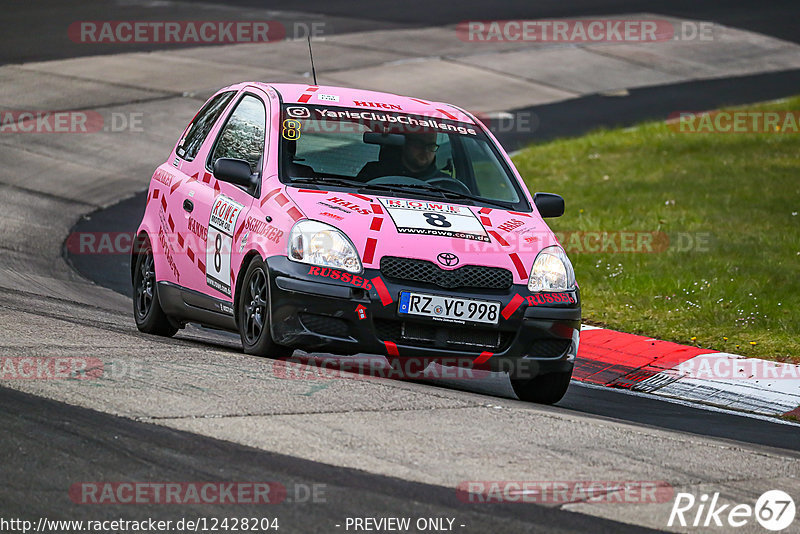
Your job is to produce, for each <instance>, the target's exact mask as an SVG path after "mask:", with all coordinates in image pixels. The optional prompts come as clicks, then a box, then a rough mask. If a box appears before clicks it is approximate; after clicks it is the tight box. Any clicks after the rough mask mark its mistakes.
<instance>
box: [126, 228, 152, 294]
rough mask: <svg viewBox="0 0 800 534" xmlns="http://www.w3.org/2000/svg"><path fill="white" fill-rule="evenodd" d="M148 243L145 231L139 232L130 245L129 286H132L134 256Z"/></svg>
mask: <svg viewBox="0 0 800 534" xmlns="http://www.w3.org/2000/svg"><path fill="white" fill-rule="evenodd" d="M149 242H150V235H149V234H148V233H147V230H140V231H139V233H138V234H136V237H135V238H134V239H133V243H132V244H131V262H130V263H131V265H130V268H131V284H133V276H134V271H135V270H136V256H138V255H139V253H140V252H141V251H142V250H143V249H144V246H145V245H146V244H147V243H149Z"/></svg>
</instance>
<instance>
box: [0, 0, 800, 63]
mask: <svg viewBox="0 0 800 534" xmlns="http://www.w3.org/2000/svg"><path fill="white" fill-rule="evenodd" d="M271 11H279V12H283V14H278V15H277V16H270V12H271ZM287 13H288V14H291V15H290V16H288V17H287V16H286V14H287ZM622 13H655V14H660V15H668V16H675V17H683V18H689V19H696V20H705V21H712V22H717V23H720V24H725V25H730V26H735V27H738V28H743V29H747V30H751V31H755V32H759V33H763V34H766V35H771V36H774V37H779V38H781V39H786V40H788V41H793V42H800V32H798V29H797V20H798V13H800V4H798V2H796V1H795V0H771V1H767V2H765V1H759V0H735V1H730V2H716V1H713V0H712V1H708V0H706V1H696V0H677V1H674V0H652V1H651V0H605V1H603V2H595V1H593V0H573V1H570V2H558V1H551V0H548V1H537V2H533V1H525V0H522V1H519V0H515V1H509V2H502V1H501V2H487V1H486V0H464V1H458V2H431V1H430V0H404V1H400V2H397V1H392V2H388V1H374V2H364V1H362V0H346V1H336V2H331V1H329V0H306V1H304V2H297V1H294V0H270V1H268V2H265V1H263V0H232V1H229V2H226V3H225V6H224V7H221V6H219V5H215V4H210V3H209V2H205V1H202V0H188V1H184V2H147V1H144V0H129V1H125V2H109V1H104V0H87V1H83V2H63V1H59V0H43V1H37V2H16V3H15V5H14V7H13V9H8V10H5V12H4V13H3V21H2V22H0V34H1V35H2V36H3V37H2V40H3V41H4V42H5V43H7V44H6V45H4V46H3V47H2V48H0V65H2V64H6V63H21V62H25V61H43V60H48V59H61V58H68V57H78V56H86V55H96V54H116V53H120V52H131V51H146V50H157V49H164V48H168V49H174V48H179V47H180V45H174V44H167V45H163V44H161V45H159V44H141V43H126V44H110V45H98V44H95V45H92V46H87V45H86V44H82V43H76V42H73V41H71V40H70V39H69V38H68V36H67V35H66V32H65V31H64V22H65V21H68V22H75V21H92V20H155V21H160V20H265V18H266V20H273V19H274V20H278V21H282V22H293V21H298V20H299V21H308V22H311V21H314V20H321V19H320V17H319V16H317V15H327V16H328V18H327V25H326V28H325V31H326V32H327V33H328V34H334V33H346V32H350V31H356V30H362V31H363V30H377V29H385V28H397V27H419V26H433V25H447V24H454V23H457V22H460V21H463V20H472V19H477V20H504V19H539V18H559V17H580V16H592V15H595V16H600V15H614V14H622ZM183 46H194V45H183Z"/></svg>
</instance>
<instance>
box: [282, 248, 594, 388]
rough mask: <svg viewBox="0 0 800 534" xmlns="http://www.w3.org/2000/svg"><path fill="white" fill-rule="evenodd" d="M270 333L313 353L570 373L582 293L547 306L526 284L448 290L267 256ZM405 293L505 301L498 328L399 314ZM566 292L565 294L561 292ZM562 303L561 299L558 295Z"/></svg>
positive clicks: (522, 373)
mask: <svg viewBox="0 0 800 534" xmlns="http://www.w3.org/2000/svg"><path fill="white" fill-rule="evenodd" d="M267 265H268V268H269V279H270V291H271V293H270V301H271V313H272V337H273V338H274V340H275V341H276V342H277V343H280V344H283V345H287V346H291V347H294V348H298V349H302V350H306V351H309V352H331V353H336V354H355V353H369V354H382V355H386V356H389V357H400V358H417V359H420V360H425V361H432V362H439V363H443V364H447V365H459V366H465V365H468V366H471V367H477V368H481V369H488V370H492V371H508V372H509V373H511V375H512V377H519V378H526V377H532V376H536V375H539V374H545V373H551V372H560V371H571V370H572V367H573V364H574V359H575V354H576V353H577V347H578V338H579V333H580V317H581V315H580V296H579V294H578V290H577V289H576V290H574V291H569V292H565V294H568V295H569V298H568V299H567V298H566V297H564V298H563V300H571V301H572V302H571V303H567V302H557V303H547V304H542V302H544V299H541V298H537V297H536V296H535V295H532V294H531V293H530V292H529V291H528V289H527V286H525V285H513V286H512V287H511V288H509V289H504V290H493V289H480V290H475V289H470V288H461V289H443V288H441V287H438V286H436V285H433V284H426V283H419V282H406V281H402V280H395V279H390V278H388V277H386V276H382V274H381V272H380V271H379V270H377V269H367V270H366V271H365V272H364V273H362V274H361V275H360V276H355V275H350V274H349V273H347V274H345V273H344V272H343V271H335V270H331V269H321V268H319V267H311V266H309V265H305V264H301V263H296V262H293V261H290V260H288V259H287V258H286V257H285V256H274V257H271V258H268V260H267ZM401 291H414V292H419V293H425V294H434V295H445V296H452V297H462V298H468V299H480V300H487V301H496V302H500V310H501V314H500V317H499V322H498V324H497V325H487V324H480V323H470V322H464V323H463V324H458V323H452V322H442V321H438V320H435V319H429V318H425V317H413V318H410V317H409V316H407V315H405V316H401V315H399V314H398V299H399V298H400V292H401ZM562 295H563V294H562ZM554 300H557V299H554Z"/></svg>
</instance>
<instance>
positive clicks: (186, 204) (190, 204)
mask: <svg viewBox="0 0 800 534" xmlns="http://www.w3.org/2000/svg"><path fill="white" fill-rule="evenodd" d="M183 209H184V210H186V211H187V212H189V213H192V210H193V209H194V202H192V201H191V200H189V199H188V198H187V199H186V200H184V201H183Z"/></svg>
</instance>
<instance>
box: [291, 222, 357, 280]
mask: <svg viewBox="0 0 800 534" xmlns="http://www.w3.org/2000/svg"><path fill="white" fill-rule="evenodd" d="M289 259H290V260H292V261H297V262H300V263H308V264H310V265H319V266H321V267H332V268H334V269H342V270H344V271H348V272H351V273H360V272H361V260H360V259H359V257H358V252H356V248H355V247H354V246H353V243H351V242H350V239H348V238H347V236H346V235H345V234H344V233H343V232H342V231H341V230H339V229H338V228H334V227H333V226H331V225H329V224H325V223H321V222H319V221H311V220H308V219H305V220H302V221H300V222H298V223H297V224H295V225H294V226H293V227H292V232H291V234H290V235H289Z"/></svg>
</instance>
